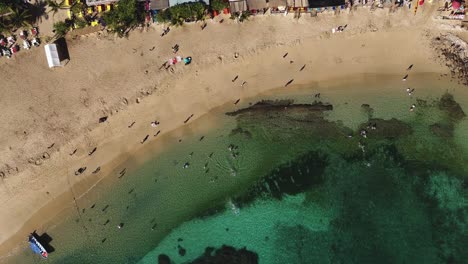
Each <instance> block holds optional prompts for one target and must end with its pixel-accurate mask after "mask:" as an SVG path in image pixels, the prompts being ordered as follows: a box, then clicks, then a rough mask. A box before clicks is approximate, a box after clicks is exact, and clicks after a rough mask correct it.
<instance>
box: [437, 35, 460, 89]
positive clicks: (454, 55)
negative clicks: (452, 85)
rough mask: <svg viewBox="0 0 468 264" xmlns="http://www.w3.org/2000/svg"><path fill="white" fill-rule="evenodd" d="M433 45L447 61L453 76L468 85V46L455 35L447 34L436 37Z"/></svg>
mask: <svg viewBox="0 0 468 264" xmlns="http://www.w3.org/2000/svg"><path fill="white" fill-rule="evenodd" d="M432 45H433V47H434V48H435V50H436V51H438V52H439V53H440V54H441V55H440V56H441V57H443V58H444V59H445V61H446V63H445V65H446V66H447V67H449V68H450V71H451V72H452V76H453V77H458V78H459V80H460V81H461V83H462V84H464V85H468V44H467V43H466V42H465V41H463V40H462V39H460V38H459V37H457V36H455V35H452V34H446V35H441V36H439V37H436V38H435V39H434V40H433V42H432Z"/></svg>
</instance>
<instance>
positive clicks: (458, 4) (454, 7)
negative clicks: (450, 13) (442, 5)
mask: <svg viewBox="0 0 468 264" xmlns="http://www.w3.org/2000/svg"><path fill="white" fill-rule="evenodd" d="M460 6H461V3H460V2H459V1H456V0H455V1H452V9H453V10H458V9H459V8H460Z"/></svg>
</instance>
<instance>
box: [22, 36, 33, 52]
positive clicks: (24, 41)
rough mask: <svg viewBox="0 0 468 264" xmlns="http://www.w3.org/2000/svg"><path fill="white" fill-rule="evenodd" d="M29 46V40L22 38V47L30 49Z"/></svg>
mask: <svg viewBox="0 0 468 264" xmlns="http://www.w3.org/2000/svg"><path fill="white" fill-rule="evenodd" d="M30 48H31V44H30V43H29V40H27V39H25V40H23V49H26V50H28V49H30Z"/></svg>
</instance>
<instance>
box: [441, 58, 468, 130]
mask: <svg viewBox="0 0 468 264" xmlns="http://www.w3.org/2000/svg"><path fill="white" fill-rule="evenodd" d="M467 63H468V62H467ZM439 109H440V110H442V111H445V112H446V113H447V114H448V116H449V117H450V118H451V119H452V120H453V121H460V120H461V119H463V118H464V117H465V116H466V114H465V112H464V111H463V109H462V108H461V106H460V104H458V103H457V102H456V101H455V100H454V99H453V95H451V94H449V93H445V94H444V95H442V97H441V98H440V101H439Z"/></svg>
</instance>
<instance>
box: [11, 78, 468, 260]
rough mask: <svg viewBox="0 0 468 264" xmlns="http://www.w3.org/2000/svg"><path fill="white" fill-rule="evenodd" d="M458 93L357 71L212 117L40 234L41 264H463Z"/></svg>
mask: <svg viewBox="0 0 468 264" xmlns="http://www.w3.org/2000/svg"><path fill="white" fill-rule="evenodd" d="M407 87H411V88H414V89H415V91H414V93H413V95H412V96H408V94H407V92H406V88H407ZM466 90H467V89H466V87H460V86H458V85H457V84H456V83H455V82H450V81H448V80H446V79H442V80H441V79H440V77H439V76H433V75H421V76H417V77H414V78H411V79H409V80H408V82H407V83H402V82H401V78H400V77H399V76H380V77H376V76H360V77H359V78H355V79H352V80H346V81H345V82H339V83H323V84H311V85H308V86H304V87H296V88H291V89H287V90H285V89H279V90H274V91H271V92H268V93H266V94H262V95H259V96H257V97H255V98H250V99H249V100H243V101H241V102H240V103H239V105H233V104H229V105H226V106H223V107H221V108H218V109H215V110H213V111H212V112H211V113H210V114H207V115H206V116H203V117H201V118H199V119H197V120H195V121H194V122H192V123H191V124H189V125H187V126H185V127H183V128H181V129H179V130H178V131H175V132H174V133H171V134H168V135H164V136H162V137H161V138H159V139H157V140H154V141H153V142H150V144H148V145H147V146H146V147H145V149H143V150H142V151H141V153H138V154H136V155H135V156H131V157H129V158H128V160H127V161H126V162H125V163H124V164H120V165H119V168H118V169H117V170H116V171H114V172H112V173H110V175H109V176H108V177H107V178H106V179H105V180H104V181H102V182H101V183H100V184H98V185H97V186H96V187H95V188H94V189H92V190H91V191H90V192H89V193H88V194H86V195H84V196H83V197H82V198H80V199H79V200H78V201H77V206H76V207H72V208H69V209H68V210H65V211H63V212H62V213H61V214H60V215H59V216H57V217H56V219H55V220H54V221H52V222H51V223H49V224H48V225H47V226H45V227H43V229H44V230H45V231H46V232H47V234H48V235H49V236H50V237H51V238H52V241H51V242H50V246H52V247H53V248H54V249H55V251H54V252H52V253H51V254H50V259H49V260H48V262H49V263H145V264H146V263H267V264H270V263H271V264H276V263H278V264H279V263H463V262H464V261H463V259H465V261H466V259H468V251H467V250H466V246H467V245H468V236H467V233H466V218H467V203H466V199H465V198H466V196H467V191H466V190H467V186H468V184H467V175H468V173H467V172H468V155H467V151H468V142H467V140H466V138H467V134H468V132H467V131H468V122H467V121H466V117H464V112H463V110H465V111H466V109H468V94H467V93H468V92H467V91H466ZM318 93H320V96H318ZM262 100H268V101H267V102H264V103H263V104H258V102H260V101H262ZM412 104H415V105H416V108H415V110H414V111H412V112H411V111H409V107H410V106H411V105H412ZM241 109H242V110H241ZM226 113H230V114H229V115H227V114H226ZM363 130H365V131H366V134H365V137H364V135H362V133H364V132H362V131H363ZM162 142H164V144H161V143H162ZM124 168H125V171H126V172H125V175H124V176H123V177H121V178H119V172H121V171H122V170H123V169H124ZM119 224H123V227H122V228H120V229H119V228H117V225H119ZM26 246H27V245H26V244H25V249H24V250H22V251H21V253H20V254H19V255H18V256H16V257H15V258H14V259H12V263H40V262H41V260H40V259H39V257H38V256H34V255H33V254H32V253H31V252H30V251H29V250H28V249H27V248H26ZM223 246H224V247H223ZM162 255H164V256H165V257H162ZM158 258H159V259H158ZM168 259H170V261H171V262H164V261H167V260H168ZM158 261H159V262H158ZM209 261H211V262H209ZM229 261H231V262H229Z"/></svg>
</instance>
